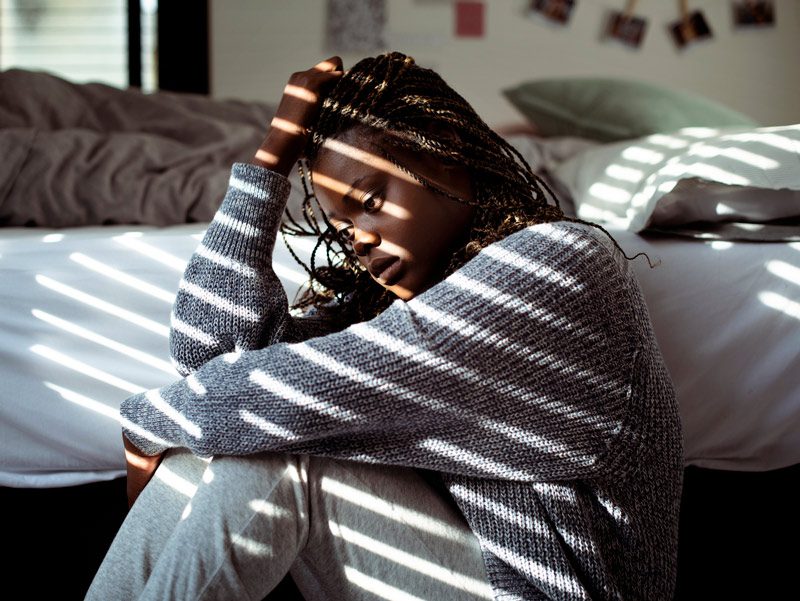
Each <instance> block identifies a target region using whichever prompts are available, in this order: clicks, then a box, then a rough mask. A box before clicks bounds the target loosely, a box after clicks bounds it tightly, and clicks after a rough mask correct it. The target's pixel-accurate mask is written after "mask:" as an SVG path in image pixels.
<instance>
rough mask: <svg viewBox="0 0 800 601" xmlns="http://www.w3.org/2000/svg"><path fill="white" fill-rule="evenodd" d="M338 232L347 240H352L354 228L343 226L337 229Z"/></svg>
mask: <svg viewBox="0 0 800 601" xmlns="http://www.w3.org/2000/svg"><path fill="white" fill-rule="evenodd" d="M336 231H337V232H338V233H339V235H340V236H341V237H342V238H344V239H345V240H350V239H351V238H352V237H353V226H352V225H343V226H341V227H339V228H337V229H336Z"/></svg>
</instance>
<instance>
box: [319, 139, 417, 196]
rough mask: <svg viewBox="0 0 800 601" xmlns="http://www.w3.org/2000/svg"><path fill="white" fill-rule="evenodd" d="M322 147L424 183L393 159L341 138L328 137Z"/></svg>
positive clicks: (370, 165) (412, 181)
mask: <svg viewBox="0 0 800 601" xmlns="http://www.w3.org/2000/svg"><path fill="white" fill-rule="evenodd" d="M322 147H323V148H326V149H328V150H331V151H333V152H338V153H339V154H341V155H343V156H346V157H348V158H350V159H353V160H354V161H358V162H359V163H363V164H364V165H366V166H367V167H371V168H373V169H378V170H380V171H384V172H386V173H388V174H389V175H392V176H394V177H397V178H399V179H402V180H404V181H406V182H408V183H410V184H414V185H416V186H420V187H421V186H422V184H420V183H419V182H418V181H417V180H416V179H414V178H413V177H412V176H410V175H409V174H408V173H406V172H405V171H403V170H401V169H400V168H398V167H397V165H395V164H394V163H392V162H391V161H387V160H386V159H384V158H383V157H379V156H378V155H377V154H373V153H371V152H367V151H366V150H361V149H360V148H356V147H355V146H351V145H350V144H345V143H344V142H342V141H341V140H336V139H333V138H328V139H326V140H325V142H324V143H323V144H322Z"/></svg>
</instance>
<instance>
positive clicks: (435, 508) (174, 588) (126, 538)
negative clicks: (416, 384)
mask: <svg viewBox="0 0 800 601" xmlns="http://www.w3.org/2000/svg"><path fill="white" fill-rule="evenodd" d="M429 476H433V474H428V473H427V472H422V471H417V470H413V469H410V468H399V467H389V466H380V465H368V464H362V463H354V462H347V461H339V460H334V459H327V458H321V457H315V456H308V455H289V454H281V453H261V454H258V455H251V456H247V457H227V456H225V457H222V456H220V457H215V458H213V459H211V460H204V459H201V458H198V457H195V456H193V455H192V454H191V453H190V452H188V451H186V450H185V449H172V450H170V451H168V452H167V455H166V456H165V458H164V460H163V461H162V463H161V465H160V466H159V468H158V470H157V471H156V473H155V475H154V477H153V480H152V481H151V482H150V484H148V485H147V487H146V488H145V489H144V491H143V492H142V494H141V495H140V496H139V498H138V500H137V501H136V503H135V504H134V506H133V508H132V509H131V511H130V513H129V514H128V517H127V518H126V519H125V521H124V523H123V524H122V527H121V528H120V530H119V532H118V534H117V536H116V538H115V539H114V542H113V543H112V545H111V548H110V549H109V551H108V554H107V555H106V557H105V559H104V561H103V563H102V565H101V566H100V569H99V570H98V572H97V574H96V576H95V578H94V581H93V582H92V585H91V587H90V589H89V592H88V594H87V597H86V599H88V600H99V601H107V600H108V599H115V600H122V599H152V600H155V601H165V600H167V599H176V600H189V599H230V600H234V599H235V600H237V601H238V600H245V599H250V600H252V601H261V600H262V599H263V598H264V597H265V596H266V595H267V594H268V593H269V592H270V591H271V590H272V589H273V588H274V587H275V586H276V585H277V584H278V583H279V582H280V581H281V580H282V579H283V577H284V576H285V575H286V573H287V572H290V573H291V575H292V578H293V579H294V581H295V583H296V584H297V587H298V588H299V589H300V591H301V592H302V594H303V596H304V597H305V599H306V600H307V601H314V600H317V599H319V600H323V599H324V600H330V599H337V600H338V599H365V600H366V599H404V600H406V599H407V600H409V601H410V600H412V599H435V600H436V601H444V600H447V599H459V600H469V599H491V598H492V594H491V589H490V587H489V585H488V583H487V582H488V581H487V579H486V572H485V569H484V565H483V560H482V557H481V553H480V547H479V545H478V541H477V538H476V537H475V535H474V534H473V533H472V531H471V530H470V529H469V527H468V525H467V523H466V521H465V519H464V517H463V516H462V514H461V512H460V511H459V509H458V507H457V506H456V505H455V503H454V502H453V500H452V498H450V496H449V495H448V494H447V492H446V490H445V489H444V488H443V487H442V486H441V483H440V482H439V481H438V478H436V477H429Z"/></svg>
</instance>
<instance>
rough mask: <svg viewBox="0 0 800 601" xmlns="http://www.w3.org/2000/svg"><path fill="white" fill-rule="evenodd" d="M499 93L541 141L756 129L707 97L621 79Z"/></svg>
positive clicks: (558, 82)
mask: <svg viewBox="0 0 800 601" xmlns="http://www.w3.org/2000/svg"><path fill="white" fill-rule="evenodd" d="M503 94H504V95H505V96H506V98H508V100H509V101H510V102H511V104H513V105H514V106H515V107H516V108H517V109H518V110H519V111H520V112H522V114H523V115H524V116H525V117H526V118H527V119H528V120H529V121H530V122H531V123H532V124H533V125H534V126H535V127H536V128H537V129H538V131H539V135H542V136H579V137H583V138H589V139H592V140H599V141H602V142H613V141H616V140H624V139H630V138H638V137H641V136H645V135H648V134H654V133H663V132H670V131H676V130H678V129H681V128H683V127H731V126H747V127H758V126H759V124H758V123H756V122H755V121H753V120H752V119H750V118H749V117H747V116H746V115H743V114H741V113H738V112H736V111H734V110H732V109H729V108H727V107H725V106H723V105H721V104H719V103H717V102H714V101H713V100H709V99H708V98H704V97H702V96H697V95H694V94H690V93H689V92H681V91H676V90H671V89H669V88H666V87H662V86H658V85H655V84H651V83H645V82H642V81H633V80H627V79H598V78H572V79H540V80H536V81H530V82H525V83H522V84H520V85H518V86H517V87H515V88H510V89H506V90H503Z"/></svg>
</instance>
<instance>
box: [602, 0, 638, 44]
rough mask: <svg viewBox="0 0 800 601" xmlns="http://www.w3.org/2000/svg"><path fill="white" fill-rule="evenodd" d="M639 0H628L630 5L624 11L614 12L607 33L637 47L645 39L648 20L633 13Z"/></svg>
mask: <svg viewBox="0 0 800 601" xmlns="http://www.w3.org/2000/svg"><path fill="white" fill-rule="evenodd" d="M636 2H637V0H628V5H627V6H626V7H625V10H624V11H623V12H616V11H615V12H612V13H611V18H610V19H609V20H608V28H607V30H606V35H608V37H611V38H616V39H617V40H619V41H620V42H622V43H623V44H627V45H628V46H633V47H634V48H637V47H638V46H640V45H641V43H642V40H643V39H644V34H645V31H646V30H647V21H646V20H645V19H643V18H642V17H637V16H635V15H634V14H633V11H634V10H636Z"/></svg>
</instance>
